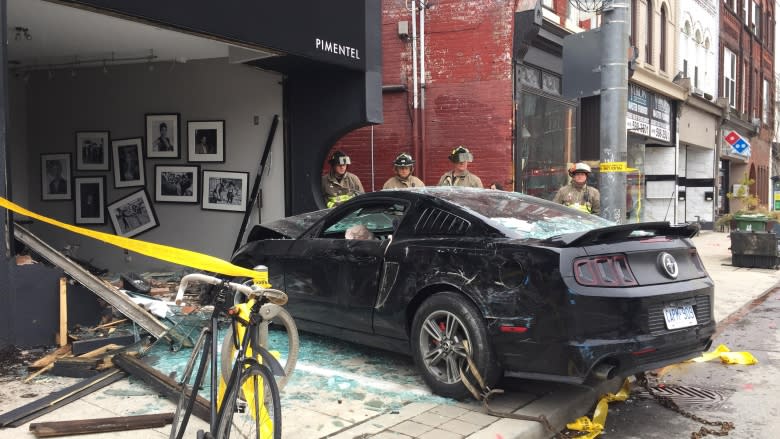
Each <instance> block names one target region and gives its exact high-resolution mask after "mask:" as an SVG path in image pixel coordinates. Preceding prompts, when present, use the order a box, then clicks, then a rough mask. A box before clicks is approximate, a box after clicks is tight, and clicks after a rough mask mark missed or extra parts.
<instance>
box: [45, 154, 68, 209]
mask: <svg viewBox="0 0 780 439" xmlns="http://www.w3.org/2000/svg"><path fill="white" fill-rule="evenodd" d="M70 177H71V172H70V154H68V153H62V154H41V199H42V200H70V199H71V198H72V196H71V193H72V192H71V187H70Z"/></svg>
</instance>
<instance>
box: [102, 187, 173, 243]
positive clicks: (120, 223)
mask: <svg viewBox="0 0 780 439" xmlns="http://www.w3.org/2000/svg"><path fill="white" fill-rule="evenodd" d="M107 211H108V217H109V218H110V219H111V225H113V226H114V232H115V233H116V234H117V235H119V236H124V237H126V238H130V237H132V236H135V235H138V234H139V233H141V232H145V231H147V230H150V229H153V228H155V227H157V226H158V225H160V224H159V223H158V221H157V214H155V212H154V209H153V208H152V203H150V202H149V194H147V193H146V190H145V189H141V190H140V191H138V192H135V193H132V194H130V195H128V196H126V197H124V198H122V199H120V200H117V201H114V202H113V203H111V204H109V205H108V209H107Z"/></svg>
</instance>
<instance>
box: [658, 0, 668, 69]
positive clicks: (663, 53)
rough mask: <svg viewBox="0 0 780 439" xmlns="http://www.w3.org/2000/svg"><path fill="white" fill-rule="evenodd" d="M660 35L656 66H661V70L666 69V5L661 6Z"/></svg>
mask: <svg viewBox="0 0 780 439" xmlns="http://www.w3.org/2000/svg"><path fill="white" fill-rule="evenodd" d="M659 34H660V37H661V46H660V48H659V50H658V52H659V53H658V55H659V56H660V58H661V59H660V60H659V61H658V67H660V68H661V71H662V72H665V71H666V5H663V6H661V32H659Z"/></svg>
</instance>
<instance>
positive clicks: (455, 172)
mask: <svg viewBox="0 0 780 439" xmlns="http://www.w3.org/2000/svg"><path fill="white" fill-rule="evenodd" d="M449 159H450V161H451V162H452V170H451V171H448V172H447V173H445V174H444V175H442V176H441V178H440V179H439V186H465V187H477V188H480V189H481V188H483V187H484V186H482V180H480V179H479V177H477V176H476V175H474V174H472V173H471V172H469V171H468V169H467V168H468V166H469V162H473V161H474V156H473V155H471V151H469V150H468V148H466V147H465V146H462V145H461V146H458V147H457V148H455V149H453V150H452V152H451V153H450V155H449Z"/></svg>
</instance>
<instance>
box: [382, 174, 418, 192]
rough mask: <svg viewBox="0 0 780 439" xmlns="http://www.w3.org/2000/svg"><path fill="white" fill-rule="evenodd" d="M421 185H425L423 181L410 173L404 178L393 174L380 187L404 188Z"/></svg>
mask: <svg viewBox="0 0 780 439" xmlns="http://www.w3.org/2000/svg"><path fill="white" fill-rule="evenodd" d="M423 186H425V183H423V182H422V180H420V179H419V178H417V177H415V176H414V175H410V176H408V177H406V178H404V179H402V178H401V177H399V176H397V175H394V176H392V177H390V179H389V180H387V181H386V182H385V185H384V186H382V189H406V188H410V187H423Z"/></svg>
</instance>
